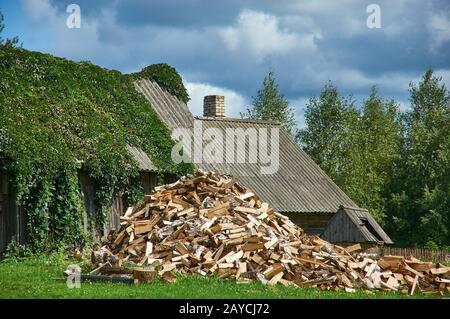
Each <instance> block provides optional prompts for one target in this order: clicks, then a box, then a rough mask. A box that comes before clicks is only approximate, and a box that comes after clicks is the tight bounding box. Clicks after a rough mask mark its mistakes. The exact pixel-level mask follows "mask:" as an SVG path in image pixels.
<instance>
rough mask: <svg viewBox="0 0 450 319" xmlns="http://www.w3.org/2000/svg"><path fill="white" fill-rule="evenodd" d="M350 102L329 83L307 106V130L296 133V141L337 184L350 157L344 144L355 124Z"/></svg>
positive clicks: (347, 144)
mask: <svg viewBox="0 0 450 319" xmlns="http://www.w3.org/2000/svg"><path fill="white" fill-rule="evenodd" d="M353 103H354V102H353V100H352V99H351V98H344V97H343V96H342V95H340V94H339V92H338V90H337V88H336V87H335V86H334V85H333V84H332V83H328V84H327V85H325V87H324V88H323V90H322V92H321V93H320V96H319V97H312V98H310V99H309V102H308V103H307V105H306V111H305V122H306V129H303V130H299V131H298V132H297V135H296V140H297V142H298V143H299V144H300V145H301V146H302V147H303V149H304V150H305V151H306V152H307V153H308V154H309V155H310V156H311V157H312V159H313V160H314V161H315V162H316V163H318V164H319V165H320V167H321V168H322V169H323V170H324V171H325V172H326V173H327V174H329V176H330V177H331V178H332V179H333V180H335V181H338V180H339V179H340V178H341V174H343V173H344V172H345V171H346V170H345V168H344V167H343V165H344V164H343V163H344V162H345V161H346V160H347V156H348V155H349V154H348V153H349V152H348V150H347V148H348V147H349V146H351V145H350V143H345V142H344V141H345V140H348V139H349V138H350V137H352V136H351V131H350V130H349V128H351V127H352V126H353V125H354V124H355V122H356V115H357V114H356V113H355V112H356V111H355V109H354V108H353Z"/></svg>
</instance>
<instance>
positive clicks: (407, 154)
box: [389, 69, 450, 245]
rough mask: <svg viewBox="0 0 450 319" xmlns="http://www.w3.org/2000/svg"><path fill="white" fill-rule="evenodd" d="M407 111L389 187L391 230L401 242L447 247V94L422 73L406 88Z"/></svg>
mask: <svg viewBox="0 0 450 319" xmlns="http://www.w3.org/2000/svg"><path fill="white" fill-rule="evenodd" d="M409 91H410V96H411V97H410V100H411V109H412V110H411V111H410V112H408V113H407V114H406V115H405V139H404V144H403V151H402V156H401V158H400V159H399V163H398V167H399V171H398V173H397V178H396V179H397V181H398V182H397V185H393V189H394V191H393V193H394V195H393V196H392V200H391V205H392V207H391V208H390V209H389V211H390V216H389V217H390V219H391V220H392V223H390V225H391V226H392V229H391V231H392V232H394V233H396V235H397V237H399V238H400V239H401V241H402V243H403V244H405V245H411V244H416V243H418V244H421V245H423V244H427V243H428V244H430V242H432V243H435V244H437V245H448V244H449V243H450V237H449V230H450V192H449V184H450V131H449V130H450V129H449V127H450V125H449V123H450V93H449V91H448V90H447V88H446V87H445V85H444V84H443V83H442V78H440V77H437V76H435V75H434V74H433V71H432V70H431V69H428V70H426V71H425V73H424V75H423V77H422V80H421V82H420V83H419V84H418V85H415V84H411V85H410V90H409Z"/></svg>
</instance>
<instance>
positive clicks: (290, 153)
mask: <svg viewBox="0 0 450 319" xmlns="http://www.w3.org/2000/svg"><path fill="white" fill-rule="evenodd" d="M135 86H136V88H137V90H138V91H139V92H141V93H142V94H143V95H144V96H145V97H146V98H147V99H148V100H149V101H150V103H151V105H152V106H153V108H154V110H155V111H156V113H157V114H158V116H159V117H160V118H161V120H162V121H163V122H164V123H166V125H167V126H168V127H169V128H170V129H171V130H176V129H177V128H193V127H194V125H195V124H197V125H198V124H201V126H202V128H203V129H208V128H215V129H218V130H220V131H222V132H224V135H225V131H226V130H227V129H232V130H233V129H235V130H236V129H241V132H242V131H245V130H248V129H255V131H256V132H259V129H267V130H270V129H271V128H278V129H279V169H278V170H277V171H276V172H275V173H273V174H261V172H260V165H259V164H255V163H249V162H245V163H226V162H223V163H214V164H210V163H207V161H203V162H200V163H195V165H196V166H197V167H198V168H200V169H203V170H212V169H216V170H218V171H219V172H220V173H223V174H230V175H233V176H234V177H236V178H238V179H239V181H241V182H242V184H244V185H246V186H248V187H249V188H250V189H252V190H253V191H254V192H255V194H258V196H260V197H261V199H262V200H264V201H267V202H268V203H270V205H271V206H273V207H274V208H275V209H276V210H277V211H278V212H280V213H283V214H285V215H287V216H289V218H290V219H291V220H292V221H293V222H295V223H296V224H298V225H299V226H301V227H302V228H303V229H304V230H305V231H306V232H307V233H308V234H320V233H322V232H323V231H324V229H325V227H326V226H327V223H328V221H329V220H330V219H331V218H332V217H333V216H334V215H335V213H336V211H337V210H338V209H339V207H340V206H341V205H346V206H349V207H356V206H357V205H356V204H355V203H354V202H353V201H352V200H351V199H350V198H349V197H348V196H347V195H346V194H345V193H344V192H343V191H342V190H341V189H340V188H339V187H338V186H337V185H336V184H335V183H334V182H333V181H332V180H331V178H330V177H329V176H328V175H327V174H326V173H325V172H324V171H323V170H322V169H321V168H320V167H319V166H318V165H317V164H316V163H315V162H314V161H313V160H312V159H311V158H310V157H309V156H308V155H307V154H306V153H305V152H304V151H303V150H302V149H301V148H300V147H299V146H298V144H297V143H295V141H294V140H293V139H292V137H291V136H290V135H289V134H288V133H287V132H286V130H284V129H283V127H282V126H281V125H280V124H279V123H277V122H273V121H259V120H248V119H235V118H229V117H226V116H225V102H224V97H223V96H217V95H213V96H206V97H205V99H204V109H203V117H194V116H193V115H192V113H191V112H190V110H189V108H188V107H187V105H186V104H185V103H184V102H182V101H180V100H179V99H177V98H176V97H174V96H173V95H171V94H170V93H168V92H167V91H166V90H164V89H162V88H161V87H160V86H159V85H158V84H157V83H155V82H153V81H150V80H140V81H137V82H135ZM195 143H199V141H198V140H194V144H195ZM233 143H234V144H236V143H238V141H237V140H236V141H234V142H233ZM194 147H195V145H194ZM236 149H239V148H236Z"/></svg>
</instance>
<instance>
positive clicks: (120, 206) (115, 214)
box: [104, 172, 172, 235]
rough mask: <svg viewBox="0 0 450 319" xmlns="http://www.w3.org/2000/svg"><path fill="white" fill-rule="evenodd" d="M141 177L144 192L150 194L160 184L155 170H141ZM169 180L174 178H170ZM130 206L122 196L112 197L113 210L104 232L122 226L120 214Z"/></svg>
mask: <svg viewBox="0 0 450 319" xmlns="http://www.w3.org/2000/svg"><path fill="white" fill-rule="evenodd" d="M140 179H141V182H142V184H143V185H144V193H145V194H150V193H151V192H152V191H153V188H155V186H157V184H158V178H157V175H156V173H153V172H141V173H140ZM169 180H172V179H171V178H169ZM127 207H128V203H127V202H126V200H125V199H124V198H123V197H122V196H120V195H116V196H114V198H113V199H112V204H111V211H110V213H109V214H108V216H107V220H106V223H105V227H104V234H105V235H106V234H108V233H109V232H110V230H111V229H113V228H114V229H119V228H120V216H121V215H123V213H124V212H125V210H126V209H127Z"/></svg>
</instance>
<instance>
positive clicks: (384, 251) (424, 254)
mask: <svg viewBox="0 0 450 319" xmlns="http://www.w3.org/2000/svg"><path fill="white" fill-rule="evenodd" d="M381 255H395V256H404V257H408V256H413V257H415V258H418V259H420V260H422V261H433V262H440V263H449V262H450V251H449V250H446V249H427V248H399V247H383V248H381Z"/></svg>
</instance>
